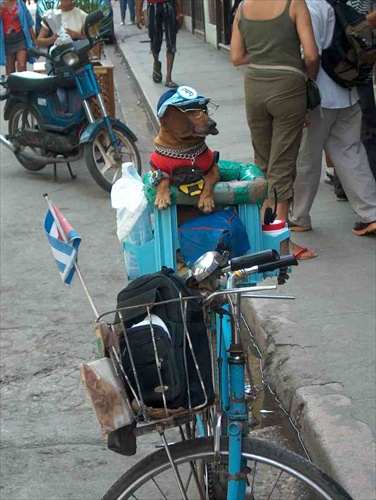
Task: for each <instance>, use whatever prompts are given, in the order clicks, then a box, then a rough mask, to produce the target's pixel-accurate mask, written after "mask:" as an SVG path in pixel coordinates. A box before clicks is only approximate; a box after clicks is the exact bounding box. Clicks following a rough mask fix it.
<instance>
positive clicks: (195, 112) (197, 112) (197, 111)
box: [178, 102, 218, 118]
mask: <svg viewBox="0 0 376 500" xmlns="http://www.w3.org/2000/svg"><path fill="white" fill-rule="evenodd" d="M178 109H179V111H181V112H182V113H190V115H191V116H192V118H201V116H202V115H203V114H205V115H208V116H212V115H213V114H214V113H215V112H216V111H217V109H218V104H216V103H215V102H210V103H209V105H208V106H205V108H193V109H192V108H191V109H181V108H179V107H178Z"/></svg>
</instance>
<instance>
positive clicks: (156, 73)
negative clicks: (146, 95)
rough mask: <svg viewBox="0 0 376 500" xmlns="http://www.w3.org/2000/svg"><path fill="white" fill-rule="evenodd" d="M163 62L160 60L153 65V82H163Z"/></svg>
mask: <svg viewBox="0 0 376 500" xmlns="http://www.w3.org/2000/svg"><path fill="white" fill-rule="evenodd" d="M161 69H162V64H161V63H160V62H159V61H158V62H155V63H154V65H153V82H154V83H161V82H162V72H161Z"/></svg>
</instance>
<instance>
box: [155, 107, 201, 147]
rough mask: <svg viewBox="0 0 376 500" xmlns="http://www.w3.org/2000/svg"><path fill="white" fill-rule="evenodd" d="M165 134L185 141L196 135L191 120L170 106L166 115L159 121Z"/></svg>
mask: <svg viewBox="0 0 376 500" xmlns="http://www.w3.org/2000/svg"><path fill="white" fill-rule="evenodd" d="M159 121H160V124H161V127H163V130H164V132H167V133H169V134H171V135H173V136H174V137H177V138H179V139H183V138H186V137H191V136H192V135H193V133H194V126H193V123H192V122H191V121H190V119H189V118H188V117H187V116H186V115H185V113H182V112H181V111H179V110H178V109H176V108H175V107H174V106H168V108H167V109H166V111H165V114H164V115H163V116H162V117H161V118H160V119H159Z"/></svg>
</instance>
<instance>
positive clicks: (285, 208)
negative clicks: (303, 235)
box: [261, 200, 317, 260]
mask: <svg viewBox="0 0 376 500" xmlns="http://www.w3.org/2000/svg"><path fill="white" fill-rule="evenodd" d="M289 205H290V202H289V200H285V201H280V202H278V203H277V219H278V220H283V221H284V222H287V221H288V214H289ZM268 206H269V204H268V200H266V201H265V203H264V205H263V207H262V211H261V213H262V220H264V213H265V210H266V208H267V207H268ZM272 208H273V207H272ZM304 248H305V247H301V246H300V245H297V244H296V243H294V242H293V241H291V240H285V241H282V243H281V248H280V253H281V255H287V254H289V253H290V254H294V255H296V254H297V253H298V252H302V251H303V249H304ZM316 256H317V253H316V252H315V251H314V250H309V249H307V250H306V251H305V252H304V254H303V256H302V260H306V259H310V258H312V257H316Z"/></svg>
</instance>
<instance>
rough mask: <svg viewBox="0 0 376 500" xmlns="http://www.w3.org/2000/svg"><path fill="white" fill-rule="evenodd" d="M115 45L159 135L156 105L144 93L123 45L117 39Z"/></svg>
mask: <svg viewBox="0 0 376 500" xmlns="http://www.w3.org/2000/svg"><path fill="white" fill-rule="evenodd" d="M114 45H115V51H116V52H118V53H119V54H121V60H122V63H124V65H125V66H126V67H127V69H128V70H129V72H130V73H131V74H132V78H133V81H134V83H135V85H136V88H137V92H138V94H139V96H140V99H141V102H142V104H143V106H144V109H145V112H146V114H147V115H148V118H149V120H150V122H151V124H152V125H153V128H154V130H155V133H158V130H159V121H158V117H157V115H156V114H155V111H154V108H155V105H154V104H153V103H151V102H150V100H149V99H148V97H147V94H146V92H145V91H144V89H143V87H142V86H141V84H140V82H139V80H138V79H137V78H136V74H135V72H134V70H133V68H132V65H131V64H130V63H129V61H128V59H127V58H126V56H125V54H124V52H123V51H122V50H121V45H120V43H118V41H117V39H115V41H114ZM121 107H122V106H121ZM122 111H123V112H124V110H123V109H122Z"/></svg>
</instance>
